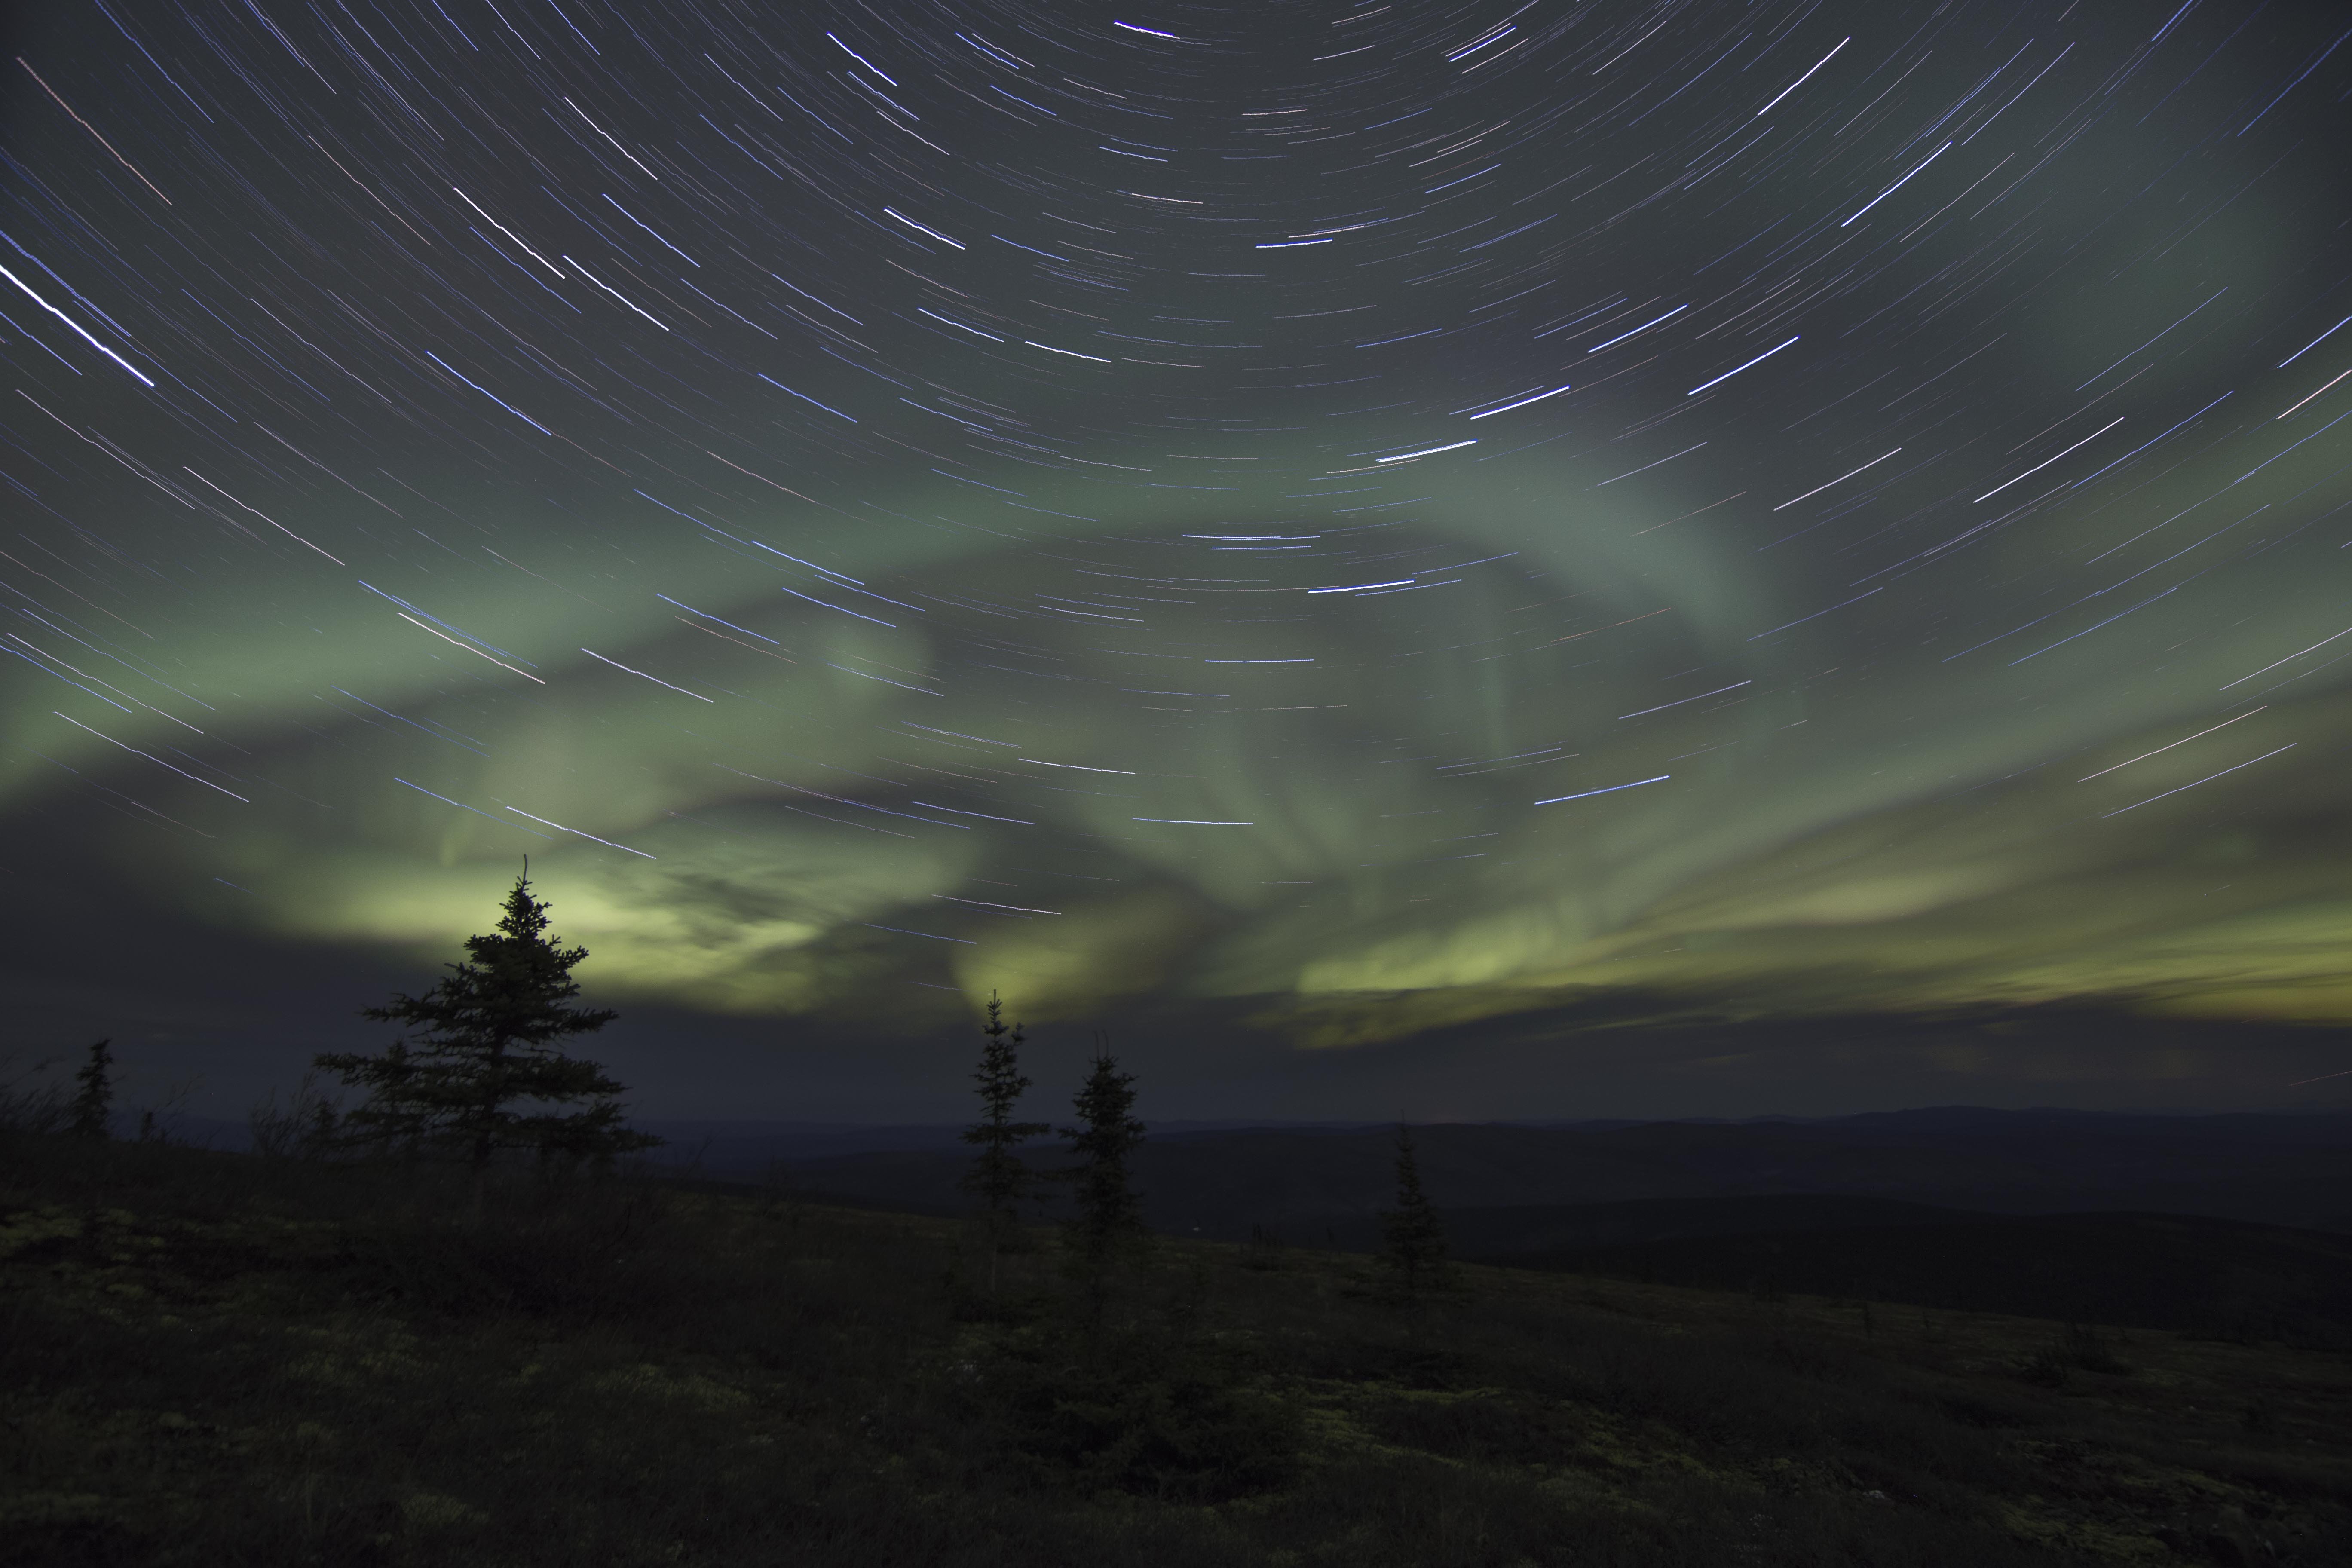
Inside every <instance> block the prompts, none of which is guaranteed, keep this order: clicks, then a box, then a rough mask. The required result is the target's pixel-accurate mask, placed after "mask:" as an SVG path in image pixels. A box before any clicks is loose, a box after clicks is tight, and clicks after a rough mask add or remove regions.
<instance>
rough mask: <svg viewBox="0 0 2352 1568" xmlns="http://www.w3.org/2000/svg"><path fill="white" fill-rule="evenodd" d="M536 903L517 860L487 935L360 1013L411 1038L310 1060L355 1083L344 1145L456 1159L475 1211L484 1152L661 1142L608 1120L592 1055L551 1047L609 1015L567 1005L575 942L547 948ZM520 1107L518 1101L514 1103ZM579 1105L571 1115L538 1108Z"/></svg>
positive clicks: (603, 1149)
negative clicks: (374, 1051) (420, 987)
mask: <svg viewBox="0 0 2352 1568" xmlns="http://www.w3.org/2000/svg"><path fill="white" fill-rule="evenodd" d="M546 931H547V906H546V905H545V904H544V903H542V902H541V900H538V899H536V898H533V897H532V896H531V891H530V876H529V868H528V866H526V868H525V874H524V875H523V876H520V877H518V878H516V879H515V885H514V888H513V890H512V891H510V892H509V893H508V894H507V900H506V912H505V914H504V915H503V916H502V917H501V918H500V919H499V925H498V932H497V934H495V935H492V936H473V937H467V939H466V949H467V952H469V953H470V954H471V955H472V956H471V957H470V958H469V959H468V960H467V962H465V963H452V964H447V965H446V966H445V967H446V968H447V970H448V971H449V973H448V974H447V975H446V976H445V977H444V978H443V979H442V980H441V982H440V983H439V984H436V985H435V986H434V987H433V989H432V990H430V991H427V992H426V993H425V994H424V995H422V996H406V995H398V994H395V995H394V997H393V999H392V1000H391V1002H389V1003H387V1004H386V1005H383V1006H381V1007H365V1008H362V1009H361V1016H363V1017H368V1018H373V1019H375V1020H376V1021H378V1022H380V1023H394V1024H406V1025H409V1026H413V1027H414V1028H415V1029H416V1030H417V1031H418V1033H417V1034H416V1036H415V1039H414V1041H413V1042H412V1041H411V1040H408V1039H402V1040H398V1041H395V1042H394V1044H393V1045H392V1046H391V1047H388V1048H387V1049H386V1050H385V1051H384V1052H383V1055H381V1056H364V1055H357V1054H339V1055H326V1056H320V1058H317V1061H318V1065H319V1066H320V1068H325V1069H326V1070H328V1071H330V1072H334V1073H339V1074H341V1077H342V1079H343V1081H344V1082H346V1083H351V1084H356V1085H359V1086H362V1087H363V1088H365V1089H367V1090H368V1099H367V1101H366V1102H365V1103H364V1104H362V1106H360V1108H359V1109H357V1110H353V1111H352V1112H351V1113H350V1114H349V1115H348V1116H346V1117H345V1118H344V1119H343V1126H344V1133H343V1136H344V1137H345V1139H346V1140H348V1141H350V1142H383V1143H385V1144H387V1145H391V1146H394V1147H404V1148H406V1149H409V1150H413V1151H414V1150H424V1149H440V1150H446V1151H449V1152H455V1153H457V1154H459V1155H461V1156H462V1157H463V1158H464V1159H465V1160H466V1161H467V1163H468V1164H469V1165H470V1166H471V1167H472V1170H473V1173H474V1207H475V1210H476V1212H477V1213H479V1211H480V1209H481V1203H482V1186H483V1181H484V1178H485V1176H486V1174H487V1173H488V1168H489V1164H490V1162H491V1160H492V1159H493V1158H494V1157H495V1156H496V1155H497V1153H498V1152H499V1150H501V1149H515V1148H525V1149H533V1150H536V1151H538V1152H539V1153H540V1154H541V1156H542V1157H551V1156H558V1155H562V1156H571V1157H573V1158H583V1159H588V1160H591V1161H594V1162H596V1163H605V1162H608V1161H610V1159H611V1158H612V1157H613V1156H614V1155H615V1154H620V1153H625V1152H628V1151H630V1150H634V1149H645V1148H650V1147H652V1146H653V1145H655V1144H657V1143H659V1142H661V1140H660V1139H658V1138H656V1137H654V1136H652V1135H651V1134H649V1133H644V1132H635V1131H630V1130H629V1129H628V1128H625V1127H624V1126H622V1125H621V1108H620V1106H619V1105H618V1104H617V1103H616V1100H617V1097H618V1096H619V1095H621V1094H623V1093H625V1089H624V1088H623V1087H622V1086H621V1085H620V1084H618V1083H615V1082H614V1081H613V1079H610V1078H608V1077H606V1076H605V1073H604V1068H601V1067H599V1066H597V1065H596V1064H595V1063H594V1062H590V1061H581V1060H578V1059H575V1058H570V1057H567V1056H565V1055H563V1054H562V1050H561V1049H560V1048H559V1046H558V1042H560V1041H562V1040H565V1039H568V1038H570V1037H572V1036H574V1035H586V1034H593V1033H594V1032H595V1031H596V1030H598V1029H601V1028H603V1027H604V1026H605V1025H607V1024H609V1023H611V1022H612V1021H613V1020H614V1018H616V1017H618V1016H620V1015H618V1014H617V1013H614V1012H613V1011H612V1010H611V1009H609V1008H589V1007H572V1006H566V1005H565V1004H566V1003H568V1002H570V1001H571V1000H572V998H573V997H575V996H577V995H579V994H580V984H579V982H577V981H575V980H573V979H572V969H573V967H574V966H576V965H577V964H578V963H580V961H581V960H582V959H583V958H586V957H587V956H588V950H587V949H586V948H584V947H573V948H563V947H558V946H557V945H556V944H555V942H554V940H553V939H551V938H550V937H549V936H548V935H547V934H546ZM519 1105H520V1106H523V1107H529V1108H530V1109H518V1108H517V1107H518V1106H519ZM562 1106H583V1107H584V1109H582V1110H557V1109H551V1108H554V1107H562Z"/></svg>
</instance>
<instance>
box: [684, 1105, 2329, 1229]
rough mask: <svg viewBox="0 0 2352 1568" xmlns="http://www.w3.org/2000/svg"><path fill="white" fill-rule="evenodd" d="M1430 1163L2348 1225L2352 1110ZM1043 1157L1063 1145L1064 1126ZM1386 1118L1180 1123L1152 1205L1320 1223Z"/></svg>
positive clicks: (1176, 1215)
mask: <svg viewBox="0 0 2352 1568" xmlns="http://www.w3.org/2000/svg"><path fill="white" fill-rule="evenodd" d="M939 1136H940V1138H941V1142H939V1143H935V1144H933V1145H931V1146H930V1147H929V1148H924V1147H922V1146H920V1145H911V1146H910V1145H908V1144H901V1145H900V1146H899V1147H898V1148H896V1149H887V1150H869V1151H868V1152H856V1153H851V1152H842V1153H835V1154H830V1155H823V1156H818V1157H814V1158H800V1159H793V1158H790V1157H789V1156H784V1157H782V1158H781V1159H780V1158H779V1157H778V1156H777V1155H774V1154H770V1155H768V1156H767V1157H765V1158H763V1159H761V1160H760V1161H758V1163H757V1164H756V1166H754V1165H753V1164H752V1163H750V1162H748V1161H746V1162H743V1163H736V1162H735V1161H733V1160H730V1159H729V1158H726V1157H725V1156H726V1155H729V1154H734V1153H738V1152H741V1153H749V1152H750V1150H749V1149H748V1148H746V1147H744V1146H742V1145H736V1146H735V1147H734V1148H731V1149H730V1148H728V1147H726V1146H724V1145H722V1143H721V1142H719V1140H716V1139H714V1140H713V1141H712V1142H711V1143H710V1144H709V1147H708V1148H707V1149H706V1151H705V1154H704V1159H703V1170H704V1172H705V1173H707V1174H709V1175H714V1176H724V1175H732V1176H736V1177H738V1178H740V1177H742V1176H747V1175H761V1174H765V1173H767V1172H768V1171H769V1170H770V1168H771V1167H773V1169H774V1172H775V1174H776V1175H777V1177H779V1178H780V1179H782V1180H784V1181H786V1182H787V1183H789V1184H792V1185H793V1186H796V1187H799V1188H801V1189H802V1190H804V1191H808V1192H811V1193H826V1194H838V1195H841V1196H845V1197H855V1198H858V1199H861V1200H864V1201H867V1202H880V1203H889V1204H898V1205H905V1206H908V1207H913V1208H924V1209H932V1210H939V1211H952V1210H954V1209H956V1208H958V1207H960V1206H961V1203H962V1199H961V1194H960V1192H959V1191H958V1188H957V1185H956V1183H957V1180H958V1178H959V1177H960V1176H961V1173H962V1169H963V1163H964V1157H963V1155H962V1153H961V1150H960V1147H959V1146H957V1145H955V1144H953V1143H952V1142H947V1141H946V1140H947V1139H948V1137H950V1132H949V1130H946V1129H941V1130H939ZM1415 1138H1416V1140H1417V1141H1418V1142H1419V1144H1420V1150H1421V1153H1420V1161H1421V1168H1422V1173H1423V1181H1424V1183H1425V1184H1426V1185H1427V1187H1428V1190H1429V1193H1430V1195H1431V1197H1432V1199H1433V1201H1434V1202H1435V1203H1436V1204H1437V1205H1439V1206H1440V1207H1441V1208H1444V1209H1447V1210H1463V1209H1487V1208H1511V1207H1528V1206H1543V1205H1592V1204H1608V1203H1624V1202H1634V1201H1641V1200H1654V1199H1668V1198H1675V1199H1691V1200H1698V1199H1720V1198H1733V1197H1759V1196H1766V1195H1773V1194H1789V1195H1793V1194H1828V1195H1843V1196H1849V1197H1874V1198H1883V1199H1891V1200H1897V1201H1901V1202H1906V1203H1914V1204H1925V1205H1935V1206H1937V1207H1943V1208H1957V1209H1973V1210H1984V1211H1991V1212H2000V1213H2010V1214H2056V1213H2066V1212H2080V1211H2086V1210H2106V1211H2126V1210H2129V1211H2137V1212H2147V1213H2171V1214H2189V1215H2211V1216H2214V1217H2219V1218H2230V1219H2242V1220H2252V1221H2258V1222H2263V1223H2267V1224H2273V1225H2290V1226H2318V1227H2322V1228H2326V1227H2332V1226H2345V1227H2346V1228H2352V1112H2343V1111H2334V1112H2315V1113H2305V1114H2293V1113H2280V1114H2273V1115H2263V1114H2251V1113H2230V1114H2223V1115H2216V1116H2210V1117H2191V1116H2164V1117H2150V1116H2134V1115H2121V1114H2102V1113H2096V1112H2083V1111H2068V1110H2027V1111H2009V1110H1987V1109H1981V1108H1974V1107H1937V1108H1930V1109H1926V1110H1908V1111H1891V1112H1873V1113H1868V1114H1865V1115H1862V1116H1853V1117H1837V1118H1822V1119H1819V1120H1807V1121H1799V1120H1796V1119H1793V1118H1790V1119H1771V1120H1758V1121H1744V1122H1702V1121H1654V1122H1625V1123H1618V1124H1615V1125H1608V1124H1601V1125H1595V1124H1591V1123H1587V1124H1582V1125H1574V1124H1571V1125H1568V1126H1549V1127H1545V1126H1527V1125H1521V1124H1512V1123H1487V1124H1467V1123H1438V1124H1433V1125H1426V1126H1421V1127H1417V1128H1416V1129H1415ZM1032 1150H1033V1158H1034V1163H1038V1164H1040V1165H1050V1164H1051V1163H1054V1162H1055V1152H1054V1146H1053V1145H1052V1143H1051V1142H1049V1141H1041V1145H1032ZM1136 1164H1137V1177H1138V1184H1139V1187H1140V1188H1141V1189H1142V1191H1143V1193H1144V1202H1145V1212H1146V1216H1147V1218H1148V1219H1149V1220H1150V1223H1151V1224H1153V1225H1154V1226H1158V1227H1160V1228H1161V1229H1165V1230H1172V1231H1178V1232H1182V1233H1188V1234H1189V1233H1195V1232H1197V1233H1198V1234H1202V1235H1205V1236H1225V1237H1246V1236H1247V1235H1249V1234H1250V1232H1251V1229H1252V1227H1254V1226H1265V1227H1270V1228H1272V1229H1274V1230H1276V1231H1277V1232H1280V1233H1283V1234H1286V1235H1294V1236H1296V1237H1298V1238H1299V1239H1302V1240H1307V1239H1312V1240H1321V1239H1323V1237H1324V1235H1325V1233H1327V1232H1328V1233H1332V1234H1335V1235H1336V1233H1337V1231H1338V1229H1339V1226H1342V1225H1344V1224H1350V1223H1354V1222H1361V1221H1362V1220H1364V1219H1366V1218H1367V1217H1368V1216H1370V1215H1372V1214H1373V1213H1375V1212H1376V1211H1377V1210H1379V1209H1380V1208H1381V1206H1383V1205H1386V1204H1387V1203H1388V1202H1389V1201H1390V1199H1391V1195H1392V1194H1391V1137H1390V1134H1389V1132H1388V1131H1387V1130H1386V1129H1385V1128H1381V1127H1370V1128H1365V1127H1357V1128H1339V1129H1312V1128H1300V1127H1291V1128H1256V1129H1226V1130H1219V1129H1215V1128H1213V1127H1211V1128H1204V1129H1197V1130H1184V1131H1176V1130H1172V1129H1171V1130H1169V1131H1166V1132H1164V1133H1161V1134H1160V1135H1157V1136H1155V1137H1153V1138H1152V1139H1151V1140H1150V1142H1146V1143H1145V1144H1144V1146H1143V1148H1142V1149H1141V1150H1140V1151H1139V1153H1138V1157H1137V1162H1136Z"/></svg>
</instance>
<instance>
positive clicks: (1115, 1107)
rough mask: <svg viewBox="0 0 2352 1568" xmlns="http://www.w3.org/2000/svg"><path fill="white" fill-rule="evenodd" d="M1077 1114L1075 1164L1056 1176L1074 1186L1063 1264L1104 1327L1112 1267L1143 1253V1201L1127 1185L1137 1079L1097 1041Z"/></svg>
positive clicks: (1139, 1135) (1139, 1126)
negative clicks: (1129, 1255)
mask: <svg viewBox="0 0 2352 1568" xmlns="http://www.w3.org/2000/svg"><path fill="white" fill-rule="evenodd" d="M1073 1108H1074V1109H1075V1110H1076V1111H1077V1114H1078V1124H1077V1125H1076V1126H1075V1127H1065V1128H1062V1129H1061V1130H1060V1131H1061V1135H1062V1136H1063V1137H1064V1138H1066V1139H1067V1140H1068V1141H1069V1146H1070V1152H1072V1153H1073V1154H1076V1156H1077V1157H1078V1163H1076V1164H1075V1165H1072V1166H1069V1167H1067V1168H1066V1169H1064V1170H1061V1171H1057V1172H1055V1176H1056V1177H1057V1178H1058V1179H1060V1180H1063V1181H1066V1182H1068V1183H1069V1184H1070V1185H1071V1188H1072V1192H1071V1197H1072V1200H1073V1207H1074V1208H1075V1210H1076V1212H1075V1213H1074V1214H1073V1215H1071V1217H1070V1219H1069V1221H1068V1222H1067V1224H1066V1226H1064V1235H1065V1242H1064V1247H1065V1258H1066V1267H1067V1268H1068V1270H1069V1272H1070V1274H1071V1276H1072V1277H1073V1278H1074V1279H1076V1281H1077V1283H1078V1286H1079V1289H1080V1290H1081V1292H1082V1295H1083V1301H1084V1305H1085V1307H1086V1311H1087V1321H1089V1322H1091V1323H1099V1322H1100V1321H1102V1314H1103V1306H1104V1303H1105V1301H1106V1300H1107V1299H1108V1294H1109V1289H1110V1276H1111V1270H1112V1268H1114V1267H1115V1266H1116V1265H1117V1264H1118V1260H1119V1258H1121V1257H1122V1256H1123V1255H1125V1254H1126V1253H1128V1252H1129V1251H1131V1250H1133V1249H1134V1248H1136V1247H1139V1245H1140V1244H1141V1243H1142V1241H1143V1239H1144V1237H1145V1236H1146V1234H1147V1233H1146V1232H1145V1230H1144V1228H1143V1202H1142V1197H1141V1195H1140V1194H1138V1193H1137V1192H1136V1191H1135V1188H1134V1186H1133V1185H1132V1184H1131V1183H1130V1182H1129V1175H1128V1169H1127V1159H1128V1156H1129V1154H1131V1153H1133V1152H1135V1149H1136V1147H1137V1146H1138V1145H1139V1144H1140V1143H1141V1142H1143V1137H1144V1127H1143V1123H1142V1122H1140V1121H1137V1120H1136V1118H1135V1116H1134V1114H1133V1113H1134V1110H1135V1075H1134V1074H1133V1073H1124V1072H1121V1071H1119V1070H1118V1059H1117V1058H1114V1057H1113V1056H1112V1055H1111V1054H1110V1053H1109V1051H1108V1050H1106V1049H1105V1048H1104V1047H1103V1043H1102V1041H1101V1040H1100V1038H1099V1037H1097V1041H1096V1045H1095V1058H1094V1066H1093V1068H1092V1069H1091V1070H1090V1071H1089V1072H1088V1073H1087V1081H1086V1084H1085V1086H1084V1087H1083V1088H1081V1089H1079V1090H1078V1093H1077V1098H1076V1100H1075V1101H1073Z"/></svg>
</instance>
